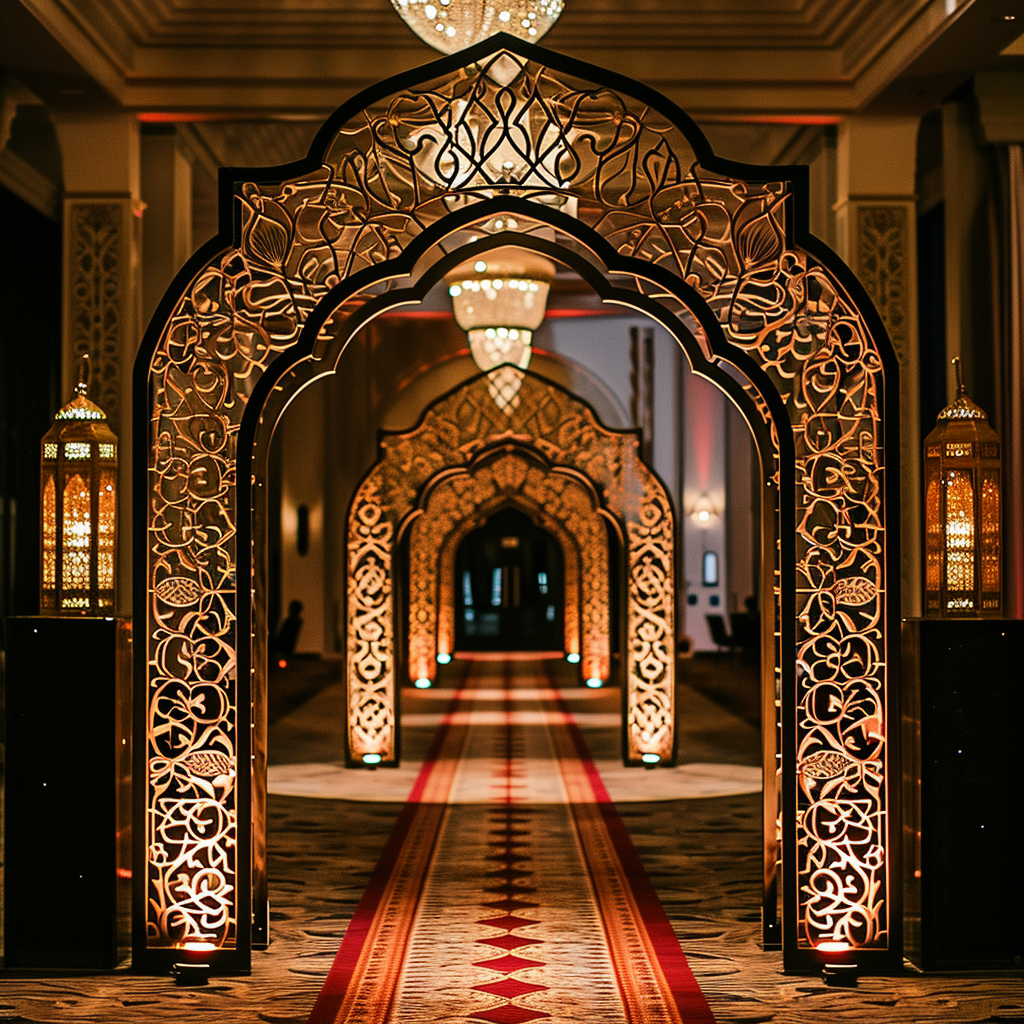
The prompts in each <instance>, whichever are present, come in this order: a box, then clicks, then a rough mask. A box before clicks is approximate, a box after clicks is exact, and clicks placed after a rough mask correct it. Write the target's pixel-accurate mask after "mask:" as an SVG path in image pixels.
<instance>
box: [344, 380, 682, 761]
mask: <svg viewBox="0 0 1024 1024" xmlns="http://www.w3.org/2000/svg"><path fill="white" fill-rule="evenodd" d="M490 385H491V381H490V379H489V377H488V375H487V374H481V375H480V376H478V377H476V378H474V379H473V380H472V381H470V382H469V383H468V384H465V385H463V386H461V387H458V388H456V389H455V390H453V391H451V392H450V393H449V394H447V395H445V396H443V397H442V398H440V399H438V401H436V402H434V403H433V404H432V405H431V406H430V407H429V408H428V409H427V410H426V412H425V413H424V415H423V418H422V420H421V421H420V423H419V424H418V425H417V426H416V427H415V428H414V429H413V430H410V431H407V432H405V433H401V434H392V435H385V436H384V437H383V438H382V440H381V446H380V447H381V455H380V458H379V459H378V461H377V463H376V464H375V465H374V467H373V468H372V469H371V470H370V471H369V473H367V475H366V476H365V477H364V479H363V481H362V482H361V483H360V485H359V487H358V488H357V489H356V493H355V495H354V497H353V499H352V504H351V507H350V510H349V517H348V601H347V610H346V622H347V627H346V632H347V665H348V686H349V705H348V715H349V718H348V743H349V757H350V758H351V759H352V760H356V761H358V759H360V758H361V757H362V756H363V755H364V754H367V753H369V754H376V755H379V756H380V757H381V758H382V760H383V762H384V763H389V762H391V763H393V762H394V761H395V760H396V759H397V753H396V746H395V727H396V703H395V644H394V635H393V634H394V630H393V618H394V599H393V578H394V556H393V548H394V545H395V542H396V541H397V539H398V537H399V535H400V533H401V532H402V530H403V529H404V528H405V525H406V523H407V521H408V520H409V519H410V517H412V516H413V515H414V514H416V512H417V510H418V511H419V516H418V517H417V518H415V519H412V526H411V529H412V537H411V539H410V558H411V559H415V558H416V557H417V554H418V553H422V552H423V551H424V546H423V545H422V544H420V543H418V540H419V538H418V533H419V530H420V529H422V526H421V525H420V520H421V519H424V518H425V519H427V520H431V519H432V518H433V517H434V516H442V517H444V516H447V517H451V516H453V515H457V506H458V504H459V502H460V501H462V500H469V501H472V500H473V496H474V495H477V496H479V497H480V500H481V501H482V502H484V501H490V500H493V499H495V498H498V497H499V496H500V495H501V494H502V492H507V493H514V492H518V491H520V490H521V491H522V492H523V493H524V494H525V495H526V496H527V497H528V498H529V499H530V500H531V501H532V502H534V503H535V504H539V505H547V506H548V507H550V508H552V509H556V510H557V516H556V517H557V518H558V519H561V520H562V521H563V522H565V523H566V524H567V525H568V524H572V525H571V529H572V532H574V533H578V534H581V535H583V536H584V537H585V538H586V545H587V547H588V549H589V550H588V554H587V558H588V559H590V558H594V557H597V551H598V550H600V549H601V547H602V546H603V548H604V551H605V564H607V541H606V537H605V535H604V534H603V532H602V533H598V531H599V530H601V531H603V529H604V528H603V524H601V523H600V522H599V521H598V518H597V512H596V510H597V509H598V508H601V507H603V508H604V509H605V510H606V513H605V514H606V515H608V516H609V517H611V518H612V520H613V521H614V522H616V523H617V524H618V526H619V531H620V533H621V535H622V537H623V546H624V548H625V551H626V561H627V569H626V588H625V590H626V602H625V603H626V617H627V635H628V637H629V642H628V643H627V645H626V648H627V649H626V652H625V655H624V657H625V660H626V666H625V670H624V690H625V703H626V728H625V744H624V752H623V756H624V757H625V759H626V761H627V763H642V760H641V759H642V757H643V755H644V754H656V755H658V757H660V758H661V759H662V760H664V761H670V760H671V759H672V757H673V753H674V749H673V748H674V711H673V708H674V700H675V672H674V667H675V666H674V643H673V638H674V635H675V604H674V593H673V581H674V566H673V563H674V549H675V534H674V529H673V516H672V509H671V506H670V503H669V499H668V495H667V494H666V493H665V489H664V487H662V485H661V483H660V482H659V481H658V479H657V477H656V476H655V475H654V473H653V472H652V471H651V470H650V469H649V468H648V467H647V466H646V465H645V464H644V463H643V461H642V460H641V458H640V444H639V438H638V437H637V435H636V433H635V432H633V431H613V430H609V429H607V428H606V427H604V426H602V425H601V423H600V422H599V421H598V419H597V417H596V416H595V414H594V412H593V410H591V409H590V408H589V407H588V406H587V405H586V404H585V403H583V402H581V401H580V400H579V399H577V398H575V397H573V396H572V395H570V394H569V393H568V392H566V391H564V390H563V389H562V388H560V387H558V386H557V385H556V384H552V383H550V382H549V381H546V380H544V379H543V378H540V377H537V376H536V375H534V374H531V373H528V372H523V379H522V383H521V386H520V389H519V403H518V405H517V406H516V407H515V408H511V407H509V408H507V409H505V410H502V409H500V408H499V407H498V406H497V405H496V404H495V402H494V400H493V398H492V396H491V393H490ZM502 448H505V449H506V454H505V456H504V458H499V459H497V460H494V459H490V458H482V457H481V456H483V455H486V454H488V453H490V451H491V450H492V449H498V450H501V449H502ZM516 452H519V453H520V454H515V453H516ZM524 455H525V456H526V458H524ZM531 462H532V465H531ZM543 463H546V464H547V465H548V466H549V467H551V468H550V469H543V468H541V465H540V464H543ZM588 488H589V489H590V491H591V492H592V494H593V498H592V499H588V498H587V496H586V493H585V492H586V491H587V489H588ZM597 489H600V496H598V492H597ZM591 502H592V504H591ZM588 505H589V506H590V509H591V515H589V516H588V515H585V514H584V509H585V507H586V506H588ZM418 527H419V529H418ZM588 535H589V536H588ZM429 561H430V560H429V559H422V560H421V561H420V562H413V570H414V571H412V572H410V577H411V578H412V579H413V580H414V583H413V584H412V585H413V587H414V588H415V589H414V590H413V592H412V594H411V595H410V605H411V611H412V614H413V615H415V616H417V617H419V615H420V614H421V612H422V614H424V615H429V612H430V607H429V606H428V605H427V604H426V603H425V601H424V594H423V590H424V588H427V587H429V586H431V581H432V580H433V578H434V577H435V573H434V572H432V571H431V570H430V566H429ZM588 568H591V569H593V568H595V567H593V566H588ZM603 614H604V623H603V624H602V623H601V621H600V616H601V609H598V608H596V607H593V606H591V607H584V608H583V610H582V616H583V620H584V623H585V628H584V630H583V633H584V636H583V638H582V648H583V651H584V652H588V653H589V655H590V656H591V658H592V659H593V662H594V666H593V667H594V671H595V674H596V675H598V676H599V677H600V678H607V674H608V647H607V628H608V627H607V621H608V613H607V608H605V609H604V612H603ZM414 638H415V639H416V640H417V643H419V634H418V631H417V633H415V634H411V636H410V640H412V639H414Z"/></svg>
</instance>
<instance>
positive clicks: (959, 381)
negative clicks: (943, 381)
mask: <svg viewBox="0 0 1024 1024" xmlns="http://www.w3.org/2000/svg"><path fill="white" fill-rule="evenodd" d="M952 363H953V369H954V370H955V371H956V397H957V398H962V397H963V396H964V395H965V394H966V393H967V390H966V389H965V388H964V364H963V363H962V362H960V357H959V356H953V359H952Z"/></svg>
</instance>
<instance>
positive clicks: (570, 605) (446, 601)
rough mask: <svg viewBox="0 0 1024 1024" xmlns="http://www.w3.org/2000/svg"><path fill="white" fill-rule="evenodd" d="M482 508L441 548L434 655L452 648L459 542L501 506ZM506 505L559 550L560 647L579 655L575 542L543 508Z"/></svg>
mask: <svg viewBox="0 0 1024 1024" xmlns="http://www.w3.org/2000/svg"><path fill="white" fill-rule="evenodd" d="M502 507H505V505H504V503H502V505H501V506H496V507H494V508H491V507H484V508H482V509H480V511H479V515H478V517H477V518H473V519H466V520H465V521H464V522H463V523H461V524H460V525H459V526H457V527H456V528H455V529H454V530H453V531H452V532H451V534H450V535H449V536H448V538H447V539H446V540H445V541H444V543H443V546H442V547H441V553H440V556H439V558H438V568H437V576H438V580H437V642H436V647H437V651H436V654H437V655H438V656H442V657H443V656H448V657H451V655H452V654H453V653H454V651H455V598H456V576H455V562H456V558H457V552H458V549H459V545H460V544H461V543H462V541H463V540H464V539H465V538H466V537H467V536H468V535H469V534H470V533H471V532H472V531H473V530H476V529H479V528H480V527H482V526H483V525H484V524H485V523H486V522H487V520H488V519H489V518H490V516H491V515H493V514H494V513H495V512H497V511H499V509H500V508H502ZM509 507H512V508H518V509H520V510H521V511H523V512H525V513H526V515H528V516H529V517H530V518H531V519H532V520H533V521H534V522H535V523H537V524H538V525H539V526H540V527H542V528H543V529H545V530H547V532H548V533H550V534H551V535H552V536H553V537H554V538H555V540H556V541H557V542H558V546H559V548H560V549H561V552H562V572H563V591H562V600H563V616H562V622H563V629H562V633H563V636H562V649H563V650H564V651H565V653H566V654H571V655H576V656H579V654H580V602H581V595H580V585H581V582H582V576H581V571H580V560H581V553H580V549H579V546H578V543H577V541H575V540H574V539H573V537H572V536H571V534H570V533H569V532H568V531H567V530H566V528H565V526H564V525H563V524H562V523H560V522H558V521H557V520H556V519H553V518H551V517H550V516H549V515H547V514H546V513H545V511H544V509H542V508H540V507H535V506H532V505H529V504H528V503H527V502H525V501H523V500H522V499H519V500H517V501H514V502H510V503H509ZM596 601H597V602H598V603H601V602H602V601H603V602H605V603H607V580H606V581H605V587H604V588H603V592H602V588H601V587H600V584H598V593H597V597H596Z"/></svg>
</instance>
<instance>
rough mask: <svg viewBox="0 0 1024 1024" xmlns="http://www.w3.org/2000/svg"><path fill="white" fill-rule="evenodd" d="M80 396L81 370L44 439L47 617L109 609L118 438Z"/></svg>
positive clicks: (43, 598) (44, 601)
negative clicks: (48, 615)
mask: <svg viewBox="0 0 1024 1024" xmlns="http://www.w3.org/2000/svg"><path fill="white" fill-rule="evenodd" d="M83 363H84V361H83ZM85 394H86V382H85V373H84V365H83V373H82V378H81V379H80V380H79V382H78V384H77V386H76V387H75V397H74V398H72V399H71V401H70V402H68V404H67V405H65V406H64V408H63V409H61V410H60V412H58V413H57V415H56V416H55V417H54V423H53V426H52V427H50V429H49V430H48V431H47V432H46V436H45V437H44V438H43V441H42V462H41V480H42V545H41V547H42V551H41V554H42V574H41V580H42V583H41V589H40V610H41V612H42V614H44V615H45V614H47V613H52V614H56V615H100V614H104V613H108V614H109V613H110V612H111V611H112V610H113V608H114V565H115V552H116V550H117V438H116V437H115V436H114V432H113V431H112V430H111V429H110V427H109V426H108V425H107V417H106V414H105V413H104V412H103V410H102V409H101V408H100V407H99V406H98V405H95V404H94V403H92V402H90V401H89V399H88V398H86V397H85Z"/></svg>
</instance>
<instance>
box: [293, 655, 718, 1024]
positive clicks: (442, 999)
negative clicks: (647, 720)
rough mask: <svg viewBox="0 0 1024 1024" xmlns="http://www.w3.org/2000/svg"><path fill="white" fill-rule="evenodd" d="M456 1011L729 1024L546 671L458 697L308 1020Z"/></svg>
mask: <svg viewBox="0 0 1024 1024" xmlns="http://www.w3.org/2000/svg"><path fill="white" fill-rule="evenodd" d="M456 708H457V709H458V714H456V713H455V709H456ZM466 712H469V713H468V714H467V713H466ZM538 712H541V714H540V715H538ZM538 722H539V723H541V724H538ZM556 766H557V770H554V769H555V768H556ZM441 1021H444V1022H453V1024H454V1022H459V1024H472V1022H479V1024H528V1022H530V1021H544V1022H546V1024H561V1022H563V1021H564V1022H569V1021H573V1022H579V1021H588V1022H590V1021H594V1022H598V1021H600V1022H602V1024H604V1022H611V1024H713V1022H714V1017H713V1016H712V1014H711V1011H710V1009H709V1008H708V1005H707V1002H706V1001H705V999H704V996H703V994H702V993H701V991H700V988H699V987H698V986H697V983H696V981H695V979H694V977H693V974H692V972H691V971H690V968H689V966H688V964H687V962H686V958H685V957H684V955H683V953H682V950H681V949H680V948H679V943H678V941H677V939H676V937H675V934H674V933H673V931H672V928H671V926H670V924H669V921H668V918H667V917H666V915H665V911H664V910H663V908H662V906H661V903H660V902H659V901H658V898H657V895H656V894H655V892H654V889H653V887H652V886H651V883H650V881H649V879H648V877H647V874H646V872H645V871H644V869H643V866H642V865H641V863H640V860H639V858H638V857H637V854H636V851H635V849H634V848H633V844H632V843H631V842H630V839H629V837H628V835H627V833H626V830H625V827H624V826H623V824H622V821H621V819H620V818H619V816H618V814H617V813H616V811H615V807H614V805H613V804H612V803H611V801H610V799H609V797H608V793H607V792H606V790H605V788H604V785H603V783H602V782H601V778H600V776H599V774H598V772H597V770H596V768H595V767H594V764H593V762H592V761H591V759H590V755H589V753H588V751H587V747H586V743H585V741H584V739H583V734H582V733H581V731H580V730H579V728H578V727H577V726H576V724H575V723H574V722H573V720H572V716H571V714H570V713H569V712H568V710H567V708H566V706H565V704H564V703H563V702H562V700H561V698H560V696H559V694H558V692H557V691H556V690H553V689H550V688H549V687H548V685H547V682H546V679H545V678H544V676H543V674H542V671H541V670H540V666H539V665H532V666H531V665H528V664H506V665H504V666H502V665H499V664H495V663H491V664H481V663H478V664H477V665H476V666H475V667H474V668H473V670H472V673H471V678H470V682H469V683H468V684H467V685H466V688H465V689H463V690H460V691H459V692H458V693H457V694H456V700H455V701H454V702H453V708H452V710H451V712H450V713H449V714H448V715H447V716H446V718H445V721H444V723H443V724H442V726H441V727H440V729H439V730H438V733H437V735H436V737H435V739H434V742H433V746H432V748H431V750H430V752H429V754H428V756H427V759H426V761H425V763H424V765H423V770H422V771H421V772H420V775H419V778H418V780H417V782H416V784H415V786H414V787H413V790H412V792H411V794H410V796H409V800H408V802H407V803H406V805H405V807H404V808H403V810H402V813H401V815H400V817H399V819H398V822H397V824H396V825H395V829H394V831H393V833H392V835H391V837H390V839H389V840H388V844H387V846H386V847H385V850H384V853H383V855H382V856H381V859H380V862H379V863H378V865H377V868H376V870H375V872H374V875H373V877H372V878H371V880H370V883H369V885H368V886H367V889H366V892H365V894H364V895H363V898H362V900H361V901H360V904H359V906H358V907H357V909H356V912H355V914H354V916H353V918H352V922H351V924H350V925H349V928H348V931H347V932H346V933H345V939H344V941H343V942H342V945H341V949H340V950H339V951H338V955H337V957H336V958H335V961H334V964H333V966H332V968H331V971H330V974H329V975H328V977H327V981H326V983H325V985H324V987H323V990H322V991H321V993H320V996H319V998H318V999H317V1002H316V1005H315V1006H314V1008H313V1012H312V1014H311V1016H310V1018H309V1024H385V1022H390V1024H420V1022H423V1024H426V1022H441Z"/></svg>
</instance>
